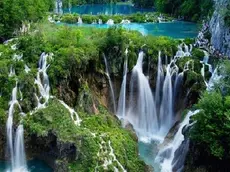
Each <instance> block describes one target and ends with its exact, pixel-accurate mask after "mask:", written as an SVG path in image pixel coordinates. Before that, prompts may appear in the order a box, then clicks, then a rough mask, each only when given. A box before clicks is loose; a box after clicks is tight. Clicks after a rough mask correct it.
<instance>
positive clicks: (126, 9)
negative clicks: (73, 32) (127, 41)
mask: <svg viewBox="0 0 230 172" xmlns="http://www.w3.org/2000/svg"><path fill="white" fill-rule="evenodd" d="M63 11H64V13H69V12H70V11H71V13H78V14H93V15H96V14H106V15H114V14H132V13H137V12H153V11H154V9H143V8H135V7H134V6H132V5H131V4H94V5H91V4H86V5H80V6H73V7H72V8H71V10H70V9H68V8H65V9H64V10H63Z"/></svg>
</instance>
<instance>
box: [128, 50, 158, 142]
mask: <svg viewBox="0 0 230 172" xmlns="http://www.w3.org/2000/svg"><path fill="white" fill-rule="evenodd" d="M143 56H144V53H143V52H142V51H141V52H140V53H139V56H138V60H137V64H136V65H135V66H134V68H133V70H132V77H131V85H130V97H129V98H130V101H129V110H128V113H127V115H126V120H128V121H129V122H130V123H131V124H132V125H133V127H134V129H135V130H136V132H137V134H138V136H139V138H141V137H146V136H147V137H153V135H154V134H155V132H156V131H157V130H158V118H157V114H156V108H155V102H154V98H153V94H152V90H151V88H150V85H149V81H148V79H147V77H146V76H145V75H144V74H143V70H142V62H143Z"/></svg>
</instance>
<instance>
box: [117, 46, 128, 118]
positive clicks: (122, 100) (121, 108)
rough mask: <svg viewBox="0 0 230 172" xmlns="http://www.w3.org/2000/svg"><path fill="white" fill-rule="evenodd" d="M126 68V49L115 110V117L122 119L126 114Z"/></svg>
mask: <svg viewBox="0 0 230 172" xmlns="http://www.w3.org/2000/svg"><path fill="white" fill-rule="evenodd" d="M127 68H128V49H126V51H125V62H124V74H123V81H122V85H121V91H120V96H119V101H118V110H117V116H118V117H119V118H123V119H124V117H125V112H126V82H127Z"/></svg>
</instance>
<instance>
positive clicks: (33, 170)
mask: <svg viewBox="0 0 230 172" xmlns="http://www.w3.org/2000/svg"><path fill="white" fill-rule="evenodd" d="M27 165H28V169H29V172H53V170H52V169H51V168H50V167H49V166H48V165H47V164H46V163H45V162H43V161H40V160H31V161H28V163H27ZM7 167H8V164H7V163H6V162H5V161H0V172H4V171H6V170H7V169H8V168H7Z"/></svg>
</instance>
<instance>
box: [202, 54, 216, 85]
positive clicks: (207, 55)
mask: <svg viewBox="0 0 230 172" xmlns="http://www.w3.org/2000/svg"><path fill="white" fill-rule="evenodd" d="M203 52H204V58H203V61H200V63H201V64H202V68H201V75H202V76H203V78H204V82H205V84H206V86H207V87H208V83H207V82H206V79H205V66H208V69H209V72H210V73H213V69H212V65H211V64H208V61H209V54H208V52H207V51H203Z"/></svg>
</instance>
